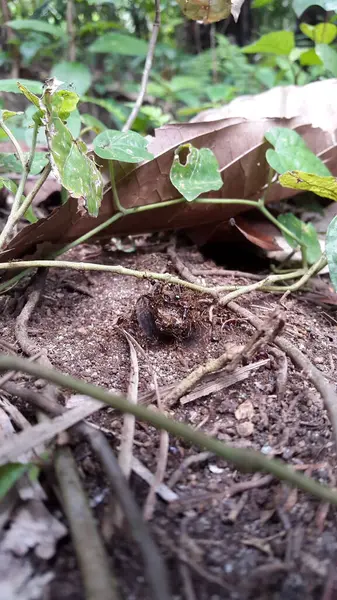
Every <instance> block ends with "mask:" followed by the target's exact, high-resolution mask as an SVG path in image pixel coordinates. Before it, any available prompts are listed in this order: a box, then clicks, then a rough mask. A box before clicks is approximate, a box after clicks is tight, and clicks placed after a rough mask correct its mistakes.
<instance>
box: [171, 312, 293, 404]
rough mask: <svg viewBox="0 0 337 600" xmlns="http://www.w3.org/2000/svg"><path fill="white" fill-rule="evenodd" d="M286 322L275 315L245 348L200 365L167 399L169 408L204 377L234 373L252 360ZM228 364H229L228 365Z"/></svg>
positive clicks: (238, 348) (230, 349) (228, 350)
mask: <svg viewBox="0 0 337 600" xmlns="http://www.w3.org/2000/svg"><path fill="white" fill-rule="evenodd" d="M283 325H284V322H283V320H282V318H281V316H280V314H278V313H275V314H273V315H272V316H271V317H270V318H269V319H268V320H267V321H266V322H265V323H263V325H262V327H261V328H260V329H259V330H258V331H257V332H256V333H255V334H254V335H253V336H252V337H251V339H250V340H249V341H248V342H247V344H246V345H245V346H240V347H234V348H233V347H232V348H228V349H227V350H226V351H225V352H224V353H223V354H222V355H221V356H219V357H218V358H212V359H210V360H208V361H207V362H206V363H204V364H203V365H199V366H198V367H197V368H196V369H194V371H192V372H191V373H189V375H187V377H185V379H183V380H182V381H181V382H180V383H178V385H177V387H176V388H174V390H173V391H172V392H171V393H170V394H169V395H168V396H167V397H166V398H165V403H166V405H167V406H172V404H174V403H175V402H176V401H177V400H178V399H179V398H180V397H181V396H183V395H184V394H186V392H187V391H188V390H190V389H191V387H192V386H193V385H195V384H196V383H197V382H198V381H199V380H200V379H201V378H202V377H204V375H206V374H207V373H212V372H214V371H218V370H220V369H223V370H224V371H226V372H227V373H229V372H233V371H234V370H235V369H236V367H237V366H238V364H239V363H240V361H241V360H242V358H243V357H245V358H246V359H248V358H251V357H252V356H253V355H254V353H255V352H257V350H258V349H259V348H260V347H261V345H263V344H265V343H270V341H273V340H274V338H276V337H277V335H278V334H279V332H280V331H281V329H282V328H283ZM227 363H228V364H227Z"/></svg>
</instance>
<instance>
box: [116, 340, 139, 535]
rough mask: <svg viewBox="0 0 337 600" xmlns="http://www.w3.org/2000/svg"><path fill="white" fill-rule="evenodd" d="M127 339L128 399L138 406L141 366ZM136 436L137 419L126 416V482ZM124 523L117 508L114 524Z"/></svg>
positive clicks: (123, 436) (122, 458)
mask: <svg viewBox="0 0 337 600" xmlns="http://www.w3.org/2000/svg"><path fill="white" fill-rule="evenodd" d="M126 339H127V341H128V344H129V348H130V380H129V388H128V395H127V398H128V400H129V402H130V403H131V404H137V401H138V382H139V366H138V358H137V352H136V350H135V348H134V345H133V343H132V341H131V340H130V339H129V338H128V337H127V336H126ZM134 434H135V417H134V416H133V415H129V414H124V416H123V427H122V433H121V443H120V449H119V456H118V464H119V467H120V469H121V471H122V473H123V475H124V477H125V478H126V480H128V479H129V477H130V473H131V468H132V448H133V438H134ZM122 522H123V514H122V512H121V509H120V507H119V506H117V507H116V513H115V515H114V523H115V525H116V526H117V527H121V525H122Z"/></svg>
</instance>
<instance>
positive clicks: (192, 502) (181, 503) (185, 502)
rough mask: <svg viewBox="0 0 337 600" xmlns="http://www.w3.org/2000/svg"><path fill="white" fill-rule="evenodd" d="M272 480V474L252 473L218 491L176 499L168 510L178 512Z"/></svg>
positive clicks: (267, 483) (230, 496)
mask: <svg viewBox="0 0 337 600" xmlns="http://www.w3.org/2000/svg"><path fill="white" fill-rule="evenodd" d="M272 480H273V477H272V475H264V476H263V477H261V476H259V475H254V477H252V479H250V480H249V481H240V482H239V483H233V485H231V486H230V487H228V488H226V489H225V490H222V491H220V492H206V493H204V494H198V495H195V494H193V496H190V497H187V498H181V499H179V500H176V501H174V502H172V503H171V504H170V510H173V511H177V512H179V511H181V510H186V509H188V508H193V506H196V505H198V504H200V503H202V504H204V503H205V502H211V501H212V500H223V499H225V498H226V499H227V498H232V496H236V494H241V493H242V492H246V491H248V490H252V489H255V488H260V487H264V486H266V485H269V484H270V483H271V481H272Z"/></svg>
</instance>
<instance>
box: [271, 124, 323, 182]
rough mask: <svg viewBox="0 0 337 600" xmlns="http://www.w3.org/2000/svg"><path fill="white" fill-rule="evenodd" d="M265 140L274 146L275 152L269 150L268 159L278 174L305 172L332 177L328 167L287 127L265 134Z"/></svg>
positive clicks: (275, 128) (277, 128)
mask: <svg viewBox="0 0 337 600" xmlns="http://www.w3.org/2000/svg"><path fill="white" fill-rule="evenodd" d="M265 138H266V140H267V141H268V142H269V143H270V144H271V145H272V146H274V150H272V149H271V148H270V149H269V150H267V152H266V159H267V161H268V164H269V165H270V166H271V167H272V169H274V170H275V171H276V172H277V173H280V174H281V173H285V172H286V171H304V172H306V173H315V174H317V175H321V176H329V175H331V173H330V171H329V169H328V167H326V166H325V164H324V163H323V162H322V161H321V159H320V158H318V156H316V155H315V154H314V153H313V152H311V150H310V148H308V146H307V145H306V143H305V141H304V140H303V138H301V136H300V135H298V133H296V131H293V130H292V129H287V128H286V127H284V128H283V127H274V128H273V129H270V130H269V131H268V132H267V133H266V134H265Z"/></svg>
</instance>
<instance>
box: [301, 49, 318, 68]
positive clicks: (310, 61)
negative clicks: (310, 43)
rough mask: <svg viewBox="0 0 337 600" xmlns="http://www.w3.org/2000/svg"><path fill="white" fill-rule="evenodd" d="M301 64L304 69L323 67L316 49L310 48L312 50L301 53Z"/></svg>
mask: <svg viewBox="0 0 337 600" xmlns="http://www.w3.org/2000/svg"><path fill="white" fill-rule="evenodd" d="M300 64H301V65H302V67H311V66H312V65H322V64H323V62H322V61H321V59H320V57H319V56H318V54H317V53H316V50H315V48H310V50H306V51H305V52H302V53H301V56H300Z"/></svg>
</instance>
